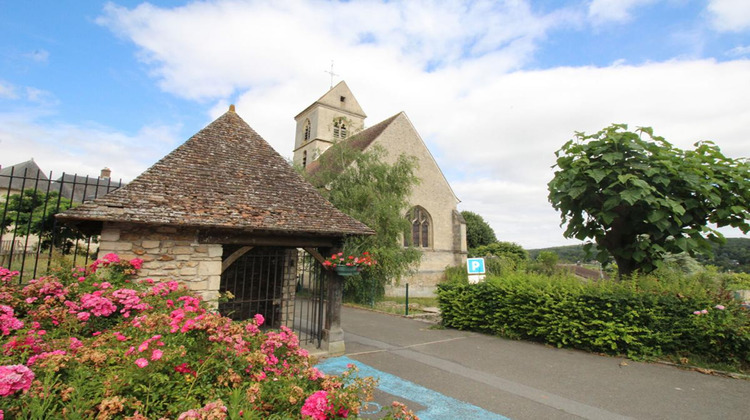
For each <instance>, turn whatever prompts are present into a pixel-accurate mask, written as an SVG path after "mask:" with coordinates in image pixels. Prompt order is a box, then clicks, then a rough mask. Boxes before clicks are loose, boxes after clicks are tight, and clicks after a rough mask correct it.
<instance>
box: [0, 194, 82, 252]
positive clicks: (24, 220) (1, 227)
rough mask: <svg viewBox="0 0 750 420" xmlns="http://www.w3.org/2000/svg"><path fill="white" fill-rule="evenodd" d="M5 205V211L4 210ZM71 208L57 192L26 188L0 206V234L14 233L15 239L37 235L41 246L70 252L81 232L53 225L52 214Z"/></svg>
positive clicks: (70, 204) (70, 203)
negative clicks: (0, 211)
mask: <svg viewBox="0 0 750 420" xmlns="http://www.w3.org/2000/svg"><path fill="white" fill-rule="evenodd" d="M6 204H7V208H6V207H5V206H6ZM72 206H73V204H72V202H71V201H70V200H69V199H67V198H64V197H60V194H59V193H57V192H56V191H52V192H49V193H44V192H42V191H39V190H36V189H33V188H29V189H26V190H23V192H22V193H21V194H13V195H11V196H10V197H8V202H7V203H5V204H2V205H0V210H4V213H0V232H10V231H12V232H14V233H15V234H16V235H17V236H28V235H37V236H38V237H39V239H40V241H41V245H42V247H45V248H47V247H50V246H54V247H56V248H59V249H60V250H61V251H62V252H63V253H70V252H71V250H72V248H73V246H74V245H75V241H76V240H79V239H84V238H85V237H84V236H83V235H81V234H80V233H78V232H76V231H74V230H72V229H70V228H67V227H65V226H59V225H57V224H55V214H57V213H59V212H60V211H63V210H67V209H69V208H71V207H72Z"/></svg>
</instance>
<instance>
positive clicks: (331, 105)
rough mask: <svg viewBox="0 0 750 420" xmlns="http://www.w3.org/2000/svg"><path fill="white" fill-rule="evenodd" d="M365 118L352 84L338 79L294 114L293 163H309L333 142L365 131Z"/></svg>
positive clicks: (303, 165)
mask: <svg viewBox="0 0 750 420" xmlns="http://www.w3.org/2000/svg"><path fill="white" fill-rule="evenodd" d="M365 118H367V115H365V112H364V111H363V110H362V107H360V106H359V102H357V99H355V98H354V95H353V94H352V91H351V90H349V86H347V85H346V82H344V81H341V82H339V83H338V84H337V85H336V86H334V87H333V88H331V90H329V91H328V92H326V94H325V95H323V96H321V97H320V99H318V100H317V101H315V102H313V104H312V105H310V106H308V107H307V108H305V110H304V111H302V112H300V113H299V114H297V116H296V117H294V120H295V121H296V122H297V129H296V131H295V139H294V158H293V160H294V163H295V164H296V165H300V166H302V167H305V166H307V165H308V164H310V162H312V161H314V160H315V159H317V158H318V156H320V155H321V154H322V153H323V152H325V151H326V149H328V148H329V147H331V146H332V145H333V144H334V143H336V142H338V141H341V140H343V139H345V138H347V137H349V136H351V135H352V134H354V133H357V132H359V131H362V129H363V128H364V125H365Z"/></svg>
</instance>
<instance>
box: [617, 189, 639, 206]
mask: <svg viewBox="0 0 750 420" xmlns="http://www.w3.org/2000/svg"><path fill="white" fill-rule="evenodd" d="M640 196H641V193H640V191H638V190H625V191H623V192H621V193H620V197H621V198H622V199H623V200H625V201H626V202H627V203H628V204H630V205H633V204H635V202H636V201H638V199H639V198H640Z"/></svg>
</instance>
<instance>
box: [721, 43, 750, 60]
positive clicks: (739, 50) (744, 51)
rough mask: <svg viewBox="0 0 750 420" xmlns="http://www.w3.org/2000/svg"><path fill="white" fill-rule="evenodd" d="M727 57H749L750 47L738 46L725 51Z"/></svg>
mask: <svg viewBox="0 0 750 420" xmlns="http://www.w3.org/2000/svg"><path fill="white" fill-rule="evenodd" d="M727 55H729V56H731V57H742V56H744V55H750V45H738V46H736V47H734V48H732V49H731V50H729V51H727Z"/></svg>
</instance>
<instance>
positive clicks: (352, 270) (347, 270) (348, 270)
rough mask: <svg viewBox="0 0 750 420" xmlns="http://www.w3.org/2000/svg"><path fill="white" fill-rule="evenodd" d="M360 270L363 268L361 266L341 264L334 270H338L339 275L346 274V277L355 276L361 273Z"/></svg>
mask: <svg viewBox="0 0 750 420" xmlns="http://www.w3.org/2000/svg"><path fill="white" fill-rule="evenodd" d="M360 270H361V268H359V267H348V266H345V265H339V266H336V267H334V271H336V274H338V275H339V276H344V277H349V276H353V275H355V274H357V273H359V271H360Z"/></svg>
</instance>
